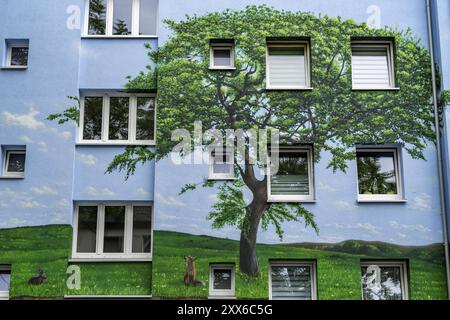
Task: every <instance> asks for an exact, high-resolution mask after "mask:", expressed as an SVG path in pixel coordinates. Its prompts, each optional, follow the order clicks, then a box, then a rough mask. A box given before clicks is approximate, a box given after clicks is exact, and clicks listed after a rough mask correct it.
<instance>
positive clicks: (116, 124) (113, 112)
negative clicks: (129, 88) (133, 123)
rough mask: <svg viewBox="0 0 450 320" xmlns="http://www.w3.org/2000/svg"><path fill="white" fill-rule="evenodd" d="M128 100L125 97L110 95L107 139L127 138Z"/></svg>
mask: <svg viewBox="0 0 450 320" xmlns="http://www.w3.org/2000/svg"><path fill="white" fill-rule="evenodd" d="M129 101H130V99H129V98H127V97H111V98H110V104H109V139H110V140H128V113H129Z"/></svg>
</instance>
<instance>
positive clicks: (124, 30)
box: [113, 0, 133, 35]
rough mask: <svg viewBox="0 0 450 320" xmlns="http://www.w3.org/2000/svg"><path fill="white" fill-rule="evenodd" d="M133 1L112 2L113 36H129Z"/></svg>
mask: <svg viewBox="0 0 450 320" xmlns="http://www.w3.org/2000/svg"><path fill="white" fill-rule="evenodd" d="M132 5H133V0H114V9H113V12H114V17H113V34H116V35H127V34H131V17H132Z"/></svg>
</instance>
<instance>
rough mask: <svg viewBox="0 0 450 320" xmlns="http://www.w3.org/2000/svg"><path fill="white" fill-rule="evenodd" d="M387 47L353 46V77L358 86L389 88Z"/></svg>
mask: <svg viewBox="0 0 450 320" xmlns="http://www.w3.org/2000/svg"><path fill="white" fill-rule="evenodd" d="M388 57H389V55H388V52H387V48H386V47H380V48H353V49H352V79H353V86H354V87H356V88H367V89H376V88H388V87H390V86H391V81H390V70H389V62H388Z"/></svg>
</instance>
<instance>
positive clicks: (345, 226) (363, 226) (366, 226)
mask: <svg viewBox="0 0 450 320" xmlns="http://www.w3.org/2000/svg"><path fill="white" fill-rule="evenodd" d="M326 226H327V227H331V228H335V229H341V230H362V231H365V232H369V233H372V234H378V233H380V232H379V231H378V230H379V229H380V228H379V227H377V226H374V225H373V224H371V223H355V224H351V223H334V224H328V225H326Z"/></svg>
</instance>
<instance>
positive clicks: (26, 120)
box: [2, 107, 45, 130]
mask: <svg viewBox="0 0 450 320" xmlns="http://www.w3.org/2000/svg"><path fill="white" fill-rule="evenodd" d="M38 114H39V111H37V110H36V109H34V108H33V107H30V110H29V111H28V113H22V114H20V113H17V114H13V113H11V112H8V111H4V112H3V113H2V115H3V120H4V123H6V124H9V125H14V126H19V127H22V128H26V129H31V130H36V129H44V128H45V124H44V123H43V122H42V121H39V120H37V119H36V116H37V115H38Z"/></svg>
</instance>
